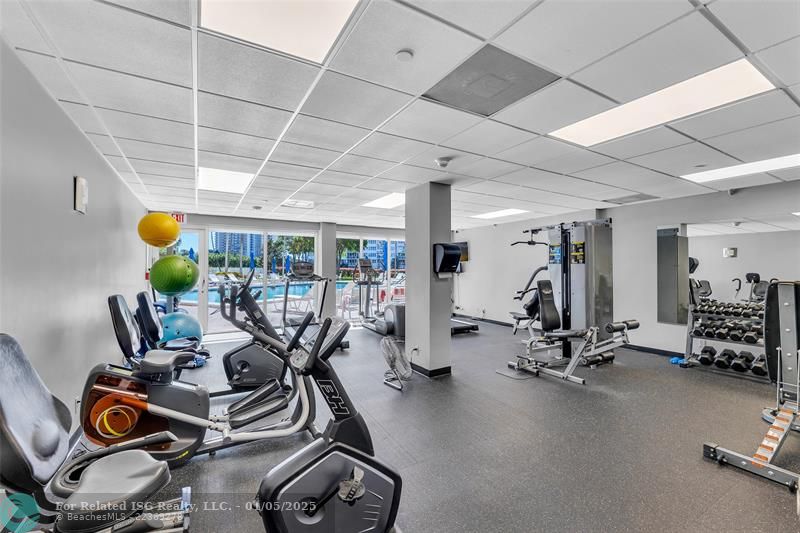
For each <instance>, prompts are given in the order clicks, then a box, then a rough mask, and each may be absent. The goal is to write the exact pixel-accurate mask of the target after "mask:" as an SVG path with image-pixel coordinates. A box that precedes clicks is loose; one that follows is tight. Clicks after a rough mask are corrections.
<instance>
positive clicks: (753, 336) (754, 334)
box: [742, 326, 763, 344]
mask: <svg viewBox="0 0 800 533" xmlns="http://www.w3.org/2000/svg"><path fill="white" fill-rule="evenodd" d="M762 335H763V331H762V330H761V326H753V327H752V329H751V330H750V331H748V332H747V333H745V334H744V335H743V336H742V340H743V341H744V342H746V343H748V344H756V343H757V342H758V339H760V338H761V336H762Z"/></svg>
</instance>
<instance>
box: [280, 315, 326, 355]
mask: <svg viewBox="0 0 800 533" xmlns="http://www.w3.org/2000/svg"><path fill="white" fill-rule="evenodd" d="M313 320H314V313H313V312H312V311H309V312H308V313H306V316H304V317H303V321H302V322H301V323H300V326H298V328H297V331H295V333H294V335H293V336H292V339H291V340H290V341H289V344H287V345H286V351H287V352H291V351H292V350H294V349H295V348H297V345H298V344H300V341H301V340H302V339H301V338H302V336H303V332H304V331H305V330H306V328H307V327H308V325H309V324H311V322H312V321H313ZM323 338H324V336H323ZM319 344H321V343H316V344H315V346H314V349H316V346H317V345H319ZM317 351H319V350H317Z"/></svg>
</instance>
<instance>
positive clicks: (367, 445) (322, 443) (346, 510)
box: [254, 317, 402, 533]
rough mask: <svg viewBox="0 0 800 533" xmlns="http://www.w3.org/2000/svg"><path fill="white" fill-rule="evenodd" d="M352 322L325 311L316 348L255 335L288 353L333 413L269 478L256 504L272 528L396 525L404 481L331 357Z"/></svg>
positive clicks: (281, 532)
mask: <svg viewBox="0 0 800 533" xmlns="http://www.w3.org/2000/svg"><path fill="white" fill-rule="evenodd" d="M349 328H350V324H349V323H348V322H347V321H345V320H343V319H341V318H338V317H337V318H334V319H331V318H326V319H325V322H324V323H323V324H322V328H321V329H320V332H319V335H318V340H317V342H315V343H314V346H313V348H312V349H311V352H310V353H309V352H307V351H305V350H302V349H300V350H297V351H294V352H292V351H291V349H290V346H286V345H283V344H282V343H281V342H280V341H276V340H275V339H272V338H270V337H267V336H265V335H263V334H261V333H260V332H256V333H254V336H255V337H256V339H257V340H259V341H260V342H264V343H265V344H268V345H270V346H273V347H274V348H276V350H278V351H280V352H282V353H284V354H285V355H286V356H288V359H289V363H290V366H291V368H292V372H295V373H298V374H300V375H302V376H304V377H305V378H307V377H308V376H310V377H311V378H312V379H313V380H314V382H315V383H316V384H317V387H318V388H319V390H320V392H321V393H322V396H323V398H325V403H326V404H327V405H328V407H329V408H330V410H331V413H332V414H333V419H332V420H331V421H330V422H329V424H328V426H327V428H326V429H325V432H324V433H323V434H322V436H320V437H318V438H317V439H316V440H314V441H313V442H311V443H310V444H308V445H307V446H305V447H304V448H303V449H301V450H300V451H298V452H297V453H295V454H294V455H292V456H291V457H289V458H288V459H286V460H284V461H283V462H281V463H280V464H278V465H277V466H275V467H274V468H272V470H270V471H269V472H268V473H267V475H266V476H265V477H264V479H263V480H262V481H261V485H260V487H259V489H258V494H257V495H256V503H255V505H256V508H257V510H258V512H259V513H260V514H261V518H262V520H263V522H264V527H265V528H266V530H267V531H268V532H270V533H273V532H275V533H295V532H312V531H314V532H325V533H337V532H352V531H375V532H384V533H388V532H392V531H394V532H396V533H399V531H398V530H397V529H396V528H395V527H394V521H395V519H396V517H397V509H398V507H399V504H400V493H401V488H402V480H401V478H400V475H399V474H398V473H397V472H396V471H395V470H394V469H392V468H391V467H389V466H388V465H386V464H385V463H383V462H381V461H379V460H378V459H376V458H375V456H374V454H375V451H374V448H373V445H372V437H371V436H370V433H369V429H367V425H366V423H365V422H364V418H363V417H362V416H361V414H360V413H358V411H357V410H356V408H355V406H354V405H353V402H352V401H351V399H350V396H349V395H348V394H347V391H346V390H345V388H344V385H343V384H342V382H341V381H340V379H339V376H338V375H337V374H336V371H335V370H334V369H333V367H332V366H331V365H330V364H328V362H327V361H328V358H329V357H330V356H331V354H332V353H333V351H334V350H335V348H334V349H329V350H324V349H321V346H322V345H323V344H324V345H331V346H335V341H331V340H330V338H333V339H341V338H343V337H344V335H345V334H346V332H347V330H348V329H349Z"/></svg>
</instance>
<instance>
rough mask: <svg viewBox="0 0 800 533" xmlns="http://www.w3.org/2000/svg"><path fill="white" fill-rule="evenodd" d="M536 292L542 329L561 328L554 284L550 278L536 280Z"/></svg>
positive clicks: (549, 330)
mask: <svg viewBox="0 0 800 533" xmlns="http://www.w3.org/2000/svg"><path fill="white" fill-rule="evenodd" d="M536 294H537V296H538V297H539V321H540V322H541V323H542V331H544V332H552V331H555V330H557V329H559V328H561V317H560V316H559V314H558V308H557V307H556V301H555V297H554V296H553V284H552V283H551V282H550V280H549V279H541V280H539V281H537V282H536Z"/></svg>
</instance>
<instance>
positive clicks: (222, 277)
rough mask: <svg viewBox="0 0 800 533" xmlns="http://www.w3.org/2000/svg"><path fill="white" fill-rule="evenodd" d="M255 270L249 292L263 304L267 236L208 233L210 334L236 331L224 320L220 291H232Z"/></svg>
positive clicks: (220, 232)
mask: <svg viewBox="0 0 800 533" xmlns="http://www.w3.org/2000/svg"><path fill="white" fill-rule="evenodd" d="M253 269H255V271H256V273H255V277H254V280H253V284H252V286H251V288H250V290H251V291H252V292H253V294H258V299H259V302H263V299H264V296H265V291H263V290H262V289H263V287H264V278H265V276H264V236H263V234H261V233H247V232H242V233H239V232H227V231H214V230H210V231H209V232H208V289H209V290H208V329H207V331H208V332H209V333H220V332H224V331H235V330H236V328H235V327H234V326H233V324H231V323H230V322H228V321H227V320H225V319H224V318H222V315H220V312H219V302H220V295H219V287H220V286H223V287H229V286H230V285H231V284H234V283H240V282H242V281H244V280H245V279H247V276H248V275H249V274H250V271H251V270H253Z"/></svg>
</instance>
